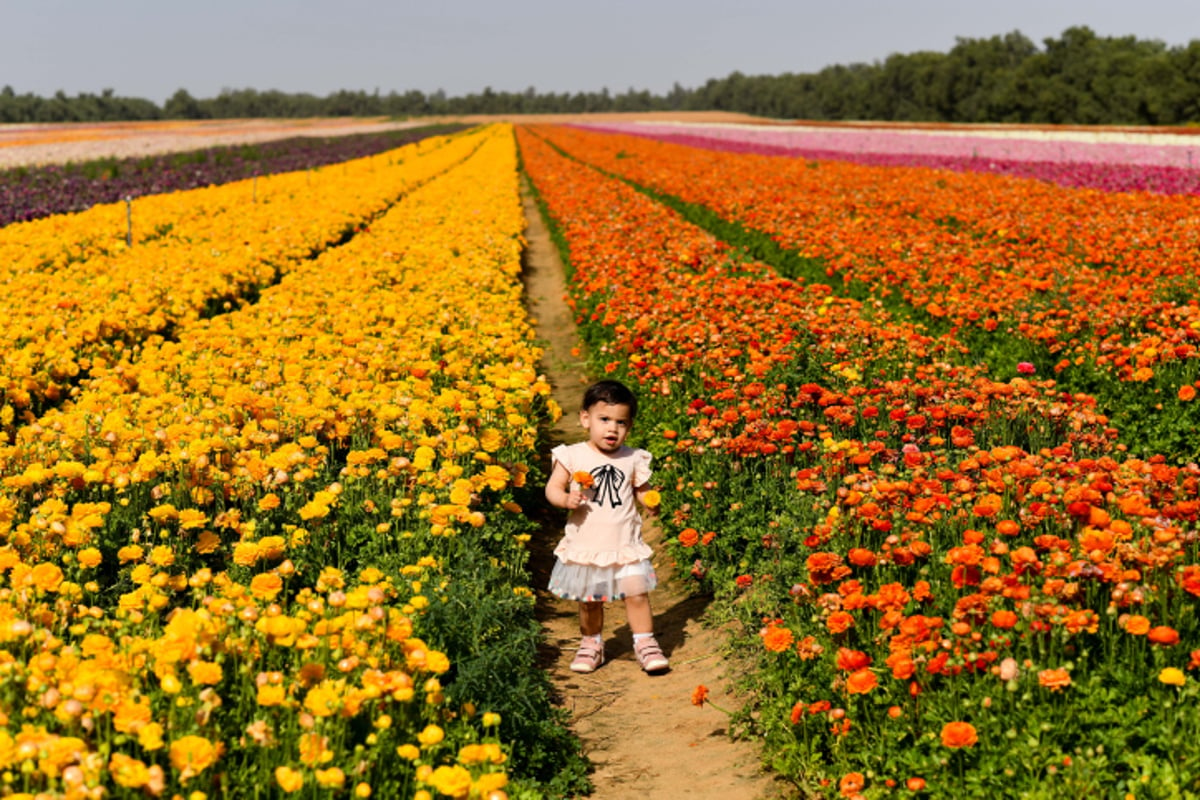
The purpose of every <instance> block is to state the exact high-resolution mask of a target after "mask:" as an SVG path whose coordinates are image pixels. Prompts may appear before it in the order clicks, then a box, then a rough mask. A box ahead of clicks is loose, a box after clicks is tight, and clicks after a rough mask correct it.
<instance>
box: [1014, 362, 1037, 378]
mask: <svg viewBox="0 0 1200 800" xmlns="http://www.w3.org/2000/svg"><path fill="white" fill-rule="evenodd" d="M1017 372H1019V373H1021V374H1022V375H1032V374H1033V373H1035V372H1037V367H1035V366H1034V365H1033V364H1030V363H1029V362H1028V361H1022V362H1020V363H1019V364H1017Z"/></svg>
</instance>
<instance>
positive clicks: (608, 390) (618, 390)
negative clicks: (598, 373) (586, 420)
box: [583, 381, 637, 420]
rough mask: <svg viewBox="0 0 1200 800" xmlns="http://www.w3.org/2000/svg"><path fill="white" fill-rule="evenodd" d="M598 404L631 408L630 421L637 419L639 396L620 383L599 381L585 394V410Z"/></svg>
mask: <svg viewBox="0 0 1200 800" xmlns="http://www.w3.org/2000/svg"><path fill="white" fill-rule="evenodd" d="M596 403H611V404H612V405H614V406H629V418H630V420H633V419H636V418H637V395H635V394H634V393H633V392H632V391H630V389H629V387H628V386H626V385H625V384H623V383H621V382H620V381H597V382H596V383H593V384H592V385H591V386H589V387H588V388H587V391H585V392H584V393H583V410H584V411H586V410H588V409H589V408H591V407H592V406H594V405H596Z"/></svg>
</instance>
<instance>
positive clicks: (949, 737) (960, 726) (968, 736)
mask: <svg viewBox="0 0 1200 800" xmlns="http://www.w3.org/2000/svg"><path fill="white" fill-rule="evenodd" d="M978 741H979V734H978V733H977V732H976V731H975V726H974V725H972V724H971V723H969V722H947V723H946V724H945V725H943V726H942V745H943V746H945V747H949V748H952V749H954V750H957V749H959V748H961V747H973V746H974V745H975V743H976V742H978Z"/></svg>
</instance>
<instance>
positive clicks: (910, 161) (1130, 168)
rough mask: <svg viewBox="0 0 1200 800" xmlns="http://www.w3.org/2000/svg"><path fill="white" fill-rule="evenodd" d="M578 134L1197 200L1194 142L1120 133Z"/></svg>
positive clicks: (1198, 140) (677, 130)
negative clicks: (1012, 177) (924, 168)
mask: <svg viewBox="0 0 1200 800" xmlns="http://www.w3.org/2000/svg"><path fill="white" fill-rule="evenodd" d="M586 127H590V128H598V129H603V130H609V131H616V132H620V133H629V134H635V135H640V136H646V137H649V138H653V139H659V140H664V141H672V142H676V143H679V144H688V145H692V146H696V147H705V148H708V149H715V150H727V151H734V152H752V153H761V154H768V155H790V156H799V157H804V158H813V159H837V160H844V161H846V160H848V161H855V162H858V163H864V164H871V165H877V166H899V165H908V166H928V167H939V168H944V169H952V170H955V171H973V172H994V173H1000V174H1005V175H1015V176H1020V177H1029V178H1037V179H1040V180H1047V181H1051V182H1053V183H1057V184H1061V185H1064V186H1090V187H1094V188H1098V189H1105V190H1108V191H1139V190H1140V191H1152V192H1160V193H1165V194H1200V135H1197V136H1184V135H1172V136H1170V137H1165V136H1155V135H1152V134H1127V136H1128V137H1129V138H1131V139H1135V140H1140V142H1139V141H1112V140H1107V141H1106V140H1104V139H1102V138H1101V137H1100V136H1097V135H1094V134H1092V135H1089V134H1088V133H1083V134H1079V133H1078V132H1071V133H1049V134H1046V135H1045V138H1030V136H1031V135H1036V134H1031V135H1027V136H1025V137H1022V135H1021V133H1022V132H1017V131H1014V132H1013V135H1011V136H995V135H993V136H988V135H983V134H975V135H970V134H963V135H950V134H937V133H926V132H921V131H915V130H914V131H904V130H896V129H894V128H850V127H847V128H836V129H831V128H804V127H791V126H775V125H763V126H749V125H739V126H733V125H718V124H694V123H688V124H662V123H605V124H603V125H588V126H586ZM1116 135H1120V134H1116ZM1068 136H1069V137H1072V138H1067V137H1068ZM1110 138H1111V137H1110Z"/></svg>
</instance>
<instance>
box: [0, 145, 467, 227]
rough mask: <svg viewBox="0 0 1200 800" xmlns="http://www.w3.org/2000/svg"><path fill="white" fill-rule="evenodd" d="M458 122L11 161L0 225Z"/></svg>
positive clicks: (3, 179) (355, 152) (307, 161)
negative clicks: (131, 154) (152, 152)
mask: <svg viewBox="0 0 1200 800" xmlns="http://www.w3.org/2000/svg"><path fill="white" fill-rule="evenodd" d="M466 127H468V126H466V125H457V124H455V125H435V126H426V127H422V128H407V129H403V130H397V131H387V132H384V133H364V134H353V135H349V136H333V137H310V136H296V137H293V138H290V139H280V140H278V141H274V142H265V143H261V144H254V145H224V146H221V147H211V148H206V149H203V150H190V151H186V152H181V153H168V154H163V155H157V156H148V157H142V158H125V159H101V160H98V161H87V162H82V163H78V164H48V165H44V166H38V167H16V168H14V169H7V170H3V171H0V226H4V225H8V224H10V223H13V222H21V221H24V220H31V219H38V218H40V217H47V216H50V215H52V214H64V213H69V212H73V211H83V210H85V209H87V208H90V207H91V206H93V205H96V204H98V203H114V202H117V201H119V200H121V199H122V198H125V197H141V196H142V195H147V194H161V193H163V192H175V191H180V190H183V189H196V188H199V187H202V186H212V185H216V184H221V183H229V182H231V181H238V180H244V179H246V178H251V177H254V176H255V175H274V174H277V173H280V172H292V171H295V170H303V169H312V168H314V167H321V166H325V165H327V164H337V163H340V162H343V161H350V160H352V159H355V158H363V157H365V156H370V155H375V154H376V153H382V152H384V151H386V150H391V149H394V148H397V147H402V146H404V145H406V144H410V143H412V142H415V141H419V140H421V139H425V138H427V137H429V136H434V135H438V134H446V133H452V132H454V131H458V130H462V129H463V128H466Z"/></svg>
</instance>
